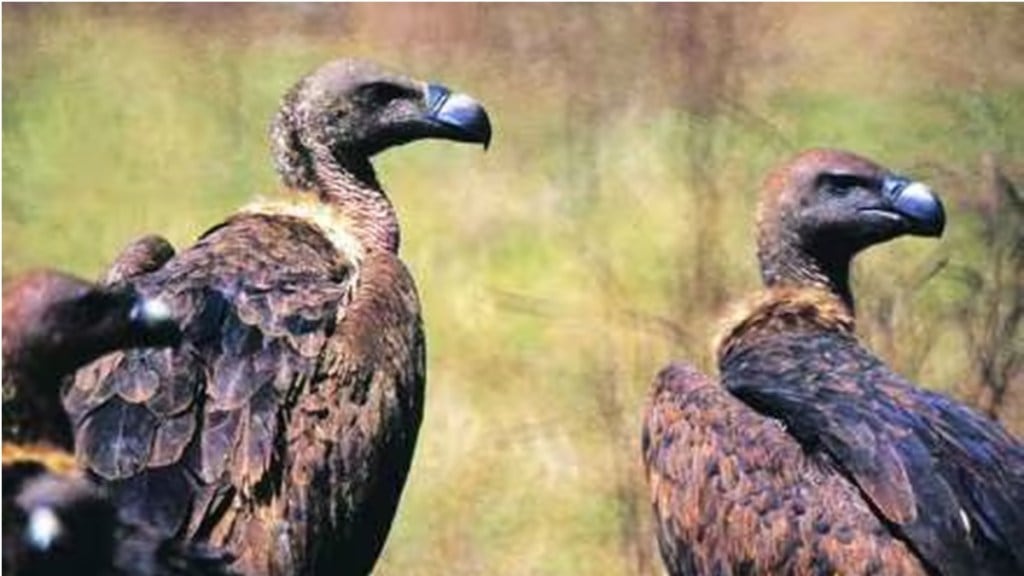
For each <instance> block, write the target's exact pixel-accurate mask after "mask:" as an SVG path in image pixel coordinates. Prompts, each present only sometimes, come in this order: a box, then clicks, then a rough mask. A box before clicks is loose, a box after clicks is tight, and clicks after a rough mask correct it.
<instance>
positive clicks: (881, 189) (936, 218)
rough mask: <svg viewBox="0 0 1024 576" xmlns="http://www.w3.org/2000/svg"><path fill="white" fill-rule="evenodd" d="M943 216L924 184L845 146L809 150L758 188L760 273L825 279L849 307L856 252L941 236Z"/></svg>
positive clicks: (800, 280) (774, 280)
mask: <svg viewBox="0 0 1024 576" xmlns="http://www.w3.org/2000/svg"><path fill="white" fill-rule="evenodd" d="M945 220H946V218H945V213H944V211H943V208H942V202H941V201H940V200H939V198H938V196H936V195H935V194H934V193H933V192H932V191H931V189H930V188H929V187H928V186H926V185H925V184H922V183H920V182H915V181H912V180H909V179H907V178H905V177H903V176H900V175H898V174H895V173H893V172H891V171H889V170H888V169H886V168H884V167H882V166H879V165H878V164H875V163H874V162H872V161H870V160H868V159H866V158H863V157H861V156H858V155H856V154H853V153H850V152H845V151H841V150H827V149H815V150H809V151H807V152H803V153H801V154H799V155H798V156H797V157H796V158H794V159H792V160H791V161H789V162H788V163H786V164H784V165H782V166H781V167H779V168H777V169H776V170H775V171H773V172H772V173H771V174H770V175H769V176H768V178H767V179H766V181H765V183H764V186H763V188H762V193H761V201H760V205H759V208H758V259H759V260H760V264H761V275H762V278H763V279H764V283H765V285H767V286H775V285H803V284H816V285H821V286H824V287H826V288H828V289H830V290H831V291H833V292H835V293H837V294H838V295H839V296H840V297H842V298H843V300H844V301H845V302H846V303H847V305H848V306H849V307H850V309H851V310H852V309H853V298H852V295H851V293H850V288H849V266H850V261H851V260H852V258H853V257H854V256H855V255H856V254H857V253H858V252H860V251H861V250H863V249H865V248H867V247H869V246H871V245H874V244H879V243H881V242H885V241H887V240H891V239H893V238H896V237H898V236H902V235H904V234H910V235H916V236H940V235H941V234H942V230H943V227H944V226H945Z"/></svg>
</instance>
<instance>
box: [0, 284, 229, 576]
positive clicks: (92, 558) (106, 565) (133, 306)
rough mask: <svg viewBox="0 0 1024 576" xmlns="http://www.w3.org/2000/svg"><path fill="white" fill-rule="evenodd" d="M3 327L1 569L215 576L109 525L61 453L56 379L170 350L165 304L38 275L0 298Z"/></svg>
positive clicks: (213, 565) (64, 448) (191, 558)
mask: <svg viewBox="0 0 1024 576" xmlns="http://www.w3.org/2000/svg"><path fill="white" fill-rule="evenodd" d="M3 322H4V330H3V367H4V373H3V379H4V391H5V393H4V396H5V398H4V405H3V408H4V444H3V479H4V482H3V570H4V573H6V574H18V575H21V576H27V575H36V574H38V575H43V574H82V575H86V576H91V575H100V574H103V575H108V574H125V575H127V574H139V575H143V576H156V575H169V574H222V573H224V572H223V564H224V563H223V562H222V561H221V560H219V559H218V558H217V557H215V556H212V555H208V554H207V553H206V552H205V551H203V550H199V549H190V548H180V547H178V546H177V545H175V544H174V543H172V542H169V541H167V540H166V539H165V538H162V537H161V536H159V535H158V534H156V533H154V532H152V531H150V530H149V529H148V527H147V526H145V525H141V524H134V523H125V522H122V521H120V519H119V518H118V516H117V512H116V510H115V508H114V507H113V505H112V504H111V502H110V501H109V500H108V499H107V498H106V496H105V494H104V493H103V492H102V491H101V490H100V489H98V488H97V487H96V486H95V485H94V484H93V483H91V482H89V481H88V480H87V479H85V478H83V477H82V475H81V474H80V473H79V471H78V469H77V467H76V466H75V462H74V458H73V457H72V455H71V453H70V452H69V451H68V450H69V449H70V444H69V443H68V441H69V438H70V436H69V434H68V422H67V417H66V415H65V414H64V411H63V409H62V408H61V400H60V389H59V385H60V381H61V377H62V376H64V375H66V374H69V373H71V372H72V371H73V370H75V369H76V368H78V367H80V366H82V365H83V364H85V363H86V362H89V361H91V360H93V359H95V358H97V357H98V356H100V355H101V354H105V353H107V352H109V351H111V350H114V349H120V348H128V347H134V346H168V345H172V344H175V343H176V342H177V341H178V340H179V339H180V337H181V334H180V332H179V331H178V329H177V325H176V324H175V323H174V321H173V320H171V318H170V315H169V310H168V309H167V307H166V306H164V305H163V304H162V303H160V302H158V301H153V300H148V299H143V298H140V297H138V296H137V295H136V294H135V293H134V291H132V290H130V289H128V290H126V289H102V288H98V287H96V286H94V285H91V284H88V283H86V282H83V281H81V280H78V279H76V278H73V277H70V276H67V275H64V274H60V273H57V272H49V271H41V272H34V273H32V274H29V275H26V276H23V277H21V278H18V279H17V280H15V281H14V282H13V283H12V285H11V286H9V287H8V289H7V290H6V291H5V292H4V299H3Z"/></svg>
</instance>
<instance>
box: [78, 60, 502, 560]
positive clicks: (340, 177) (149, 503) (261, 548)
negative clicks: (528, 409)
mask: <svg viewBox="0 0 1024 576" xmlns="http://www.w3.org/2000/svg"><path fill="white" fill-rule="evenodd" d="M490 136H491V127H490V121H489V119H488V116H487V114H486V112H485V110H484V108H483V107H482V106H481V105H480V104H479V103H478V102H476V101H475V100H473V99H472V98H470V97H469V96H467V95H464V94H460V93H455V92H452V91H450V90H449V89H447V88H445V87H444V86H441V85H438V84H433V83H427V82H422V81H418V80H413V79H410V78H407V77H405V76H403V75H400V74H397V73H394V72H391V71H388V70H386V69H384V68H382V67H380V66H378V65H376V64H373V63H370V62H366V61H357V60H347V59H344V60H338V61H333V62H330V63H328V64H326V65H324V66H322V67H320V68H319V69H317V70H315V71H314V72H312V73H311V74H309V75H307V76H305V77H304V78H302V79H301V80H300V81H299V82H298V83H297V84H296V85H295V86H294V87H292V88H291V89H290V90H289V91H288V92H287V93H286V95H285V96H284V98H283V100H282V103H281V105H280V108H279V110H278V112H277V114H276V116H275V117H274V120H273V121H272V124H271V129H270V139H271V147H272V153H273V160H274V164H275V166H276V168H277V172H278V174H279V176H280V179H281V181H282V183H283V188H284V190H283V191H282V192H283V194H282V198H281V199H280V200H262V201H257V202H256V203H254V204H251V205H249V206H247V207H244V208H243V209H241V210H240V211H239V212H237V213H235V214H234V215H232V216H230V217H228V218H227V219H226V220H225V221H224V222H222V223H221V224H218V225H216V226H214V227H213V228H211V229H210V230H208V231H207V232H205V233H204V234H203V235H202V236H201V237H200V238H199V239H198V240H197V242H196V243H195V244H193V245H192V246H191V247H188V248H187V249H184V250H181V251H180V252H178V253H175V251H174V249H173V248H171V247H170V246H169V245H168V244H167V242H166V241H163V240H161V239H159V238H158V237H148V238H147V239H143V240H141V241H139V242H136V243H135V244H133V245H132V246H130V247H129V248H128V249H127V250H126V251H125V252H124V253H123V254H122V255H121V256H120V257H119V258H118V260H117V262H115V264H114V266H113V268H112V270H111V273H110V274H109V275H108V278H107V280H108V281H110V282H112V283H113V284H115V285H119V284H127V285H130V286H132V287H133V288H134V289H135V290H137V291H138V292H139V293H141V294H144V295H146V296H149V297H159V298H160V299H161V300H163V301H166V302H167V303H168V305H169V306H170V308H171V310H172V314H173V316H174V317H175V318H176V319H177V320H178V321H179V322H180V324H181V326H182V330H183V341H182V344H181V345H180V346H179V347H177V348H175V349H167V350H133V351H122V352H116V353H114V354H111V355H108V356H106V357H104V358H102V359H100V360H99V361H97V362H96V363H94V364H92V365H90V366H87V367H86V368H83V369H82V370H81V371H79V373H78V375H77V377H76V379H75V381H74V383H73V385H72V386H71V387H70V389H69V390H68V391H67V393H66V394H65V396H64V405H65V408H66V409H67V411H68V413H69V414H70V415H71V417H72V421H73V422H74V434H75V446H76V454H77V458H78V460H79V461H80V462H81V463H82V465H83V466H84V467H86V468H87V469H88V470H89V473H90V474H91V475H92V476H93V477H95V478H97V479H98V480H99V481H101V482H102V483H103V484H104V486H105V487H106V488H107V489H108V490H110V491H111V492H112V493H113V495H114V497H115V498H116V500H117V502H118V505H119V507H121V509H122V510H127V511H129V512H128V513H129V515H133V516H138V517H142V518H146V519H147V520H148V521H150V522H152V523H154V524H155V525H157V526H158V527H159V529H160V530H162V531H163V532H164V533H165V534H168V535H170V536H173V537H174V538H178V539H181V540H183V541H185V542H194V543H201V544H203V545H206V546H209V547H210V548H212V549H215V550H218V551H223V552H225V553H227V554H229V555H230V556H231V557H232V558H233V559H234V560H233V563H232V568H233V569H235V570H237V571H238V572H240V573H243V574H288V575H291V574H296V575H305V574H367V573H369V572H370V571H371V569H372V567H373V565H374V563H375V562H376V559H377V557H378V555H379V554H380V551H381V548H382V546H383V544H384V541H385V538H386V536H387V533H388V531H389V529H390V526H391V522H392V518H393V517H394V515H395V512H396V509H397V506H398V502H399V498H400V496H401V492H402V488H403V485H404V484H405V481H406V476H407V474H408V471H409V468H410V465H411V461H412V456H413V449H414V447H415V444H416V437H417V433H418V430H419V427H420V422H421V419H422V416H423V401H424V379H425V348H424V335H423V326H422V320H421V315H420V304H419V299H418V296H417V293H416V288H415V285H414V283H413V279H412V277H411V276H410V274H409V272H408V270H407V269H406V267H405V265H404V264H403V262H402V260H401V259H400V258H399V256H398V249H399V225H398V218H397V215H396V213H395V209H394V208H393V207H392V204H391V202H390V201H389V199H388V196H387V195H386V194H385V192H384V190H383V188H382V187H381V185H380V183H379V182H378V180H377V177H376V175H375V172H374V168H373V166H372V164H371V158H372V157H373V156H374V155H375V154H377V153H378V152H381V151H383V150H385V149H387V148H389V147H392V146H397V145H400V144H405V143H408V142H411V141H414V140H418V139H424V138H438V139H446V140H453V141H458V142H468V143H478V144H482V145H483V146H484V147H486V146H487V145H488V143H489V141H490Z"/></svg>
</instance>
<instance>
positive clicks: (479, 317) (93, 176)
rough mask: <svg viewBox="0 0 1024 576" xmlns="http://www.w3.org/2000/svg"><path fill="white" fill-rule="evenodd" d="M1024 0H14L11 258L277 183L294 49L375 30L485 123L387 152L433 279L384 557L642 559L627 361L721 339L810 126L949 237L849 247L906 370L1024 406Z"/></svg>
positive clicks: (859, 286) (181, 227) (76, 254)
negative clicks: (487, 139) (986, 0)
mask: <svg viewBox="0 0 1024 576" xmlns="http://www.w3.org/2000/svg"><path fill="white" fill-rule="evenodd" d="M1021 30H1024V8H1022V7H1021V6H1019V5H956V6H949V5H884V6H880V5H873V6H870V7H869V6H858V5H844V6H838V5H832V6H814V5H758V6H726V5H600V6H596V5H592V6H580V5H430V4H418V5H326V4H317V5H198V4H193V5H130V4H129V5H124V4H120V5H91V6H88V5H86V6H83V5H46V6H44V5H12V4H4V6H3V151H4V154H3V248H4V254H3V277H4V279H7V278H10V277H11V276H12V275H14V274H17V273H19V272H21V271H23V270H25V269H27V268H30V267H33V266H56V267H60V268H64V269H68V270H70V271H73V272H77V273H79V274H82V275H85V276H88V277H96V276H98V275H99V274H100V271H101V270H102V269H103V267H104V266H105V264H106V263H107V262H109V261H110V259H111V258H112V257H113V256H114V255H115V254H116V252H117V250H118V248H119V247H120V246H122V245H123V244H124V243H125V242H127V241H128V240H129V239H131V238H133V237H134V236H136V235H139V234H141V233H143V232H159V233H162V234H164V235H166V236H167V237H169V238H170V239H171V240H172V241H173V242H174V243H175V244H176V245H178V246H185V245H187V244H188V243H189V242H190V241H191V239H193V238H195V236H196V235H197V234H199V233H201V232H202V231H203V230H205V229H206V228H207V227H208V226H210V225H212V224H214V223H217V222H218V221H219V220H220V219H221V218H223V217H224V216H225V215H226V214H229V213H231V212H232V211H233V210H234V209H235V208H236V207H238V206H240V205H242V204H243V203H245V202H247V201H249V200H251V199H253V198H255V197H256V196H258V195H260V194H267V193H272V192H273V191H274V190H275V189H276V182H275V177H274V174H273V171H272V169H271V165H270V161H269V156H268V153H267V138H266V128H267V124H268V121H269V119H270V117H271V114H272V113H273V111H274V109H275V107H276V105H277V101H278V98H279V97H280V95H281V94H282V93H283V92H284V90H285V89H286V88H287V87H289V86H290V85H291V84H292V83H293V82H294V81H295V80H296V79H298V78H299V76H301V75H302V74H304V73H305V72H307V71H309V70H311V69H312V68H315V67H316V66H318V65H319V64H321V63H322V62H325V61H327V60H329V59H332V58H336V57H339V56H361V57H368V58H371V59H374V60H378V61H380V62H383V63H386V64H388V65H390V66H392V67H395V68H397V69H400V70H402V71H406V72H408V73H409V74H410V75H413V76H416V77H419V78H423V79H434V80H439V81H443V82H444V83H445V84H447V85H449V86H451V87H453V88H457V89H460V90H464V91H466V92H468V93H470V94H472V95H474V96H476V97H477V98H478V99H480V100H481V101H482V102H484V103H485V104H486V105H487V107H488V110H489V111H490V114H491V117H492V120H493V122H494V125H495V138H494V142H493V145H492V148H491V150H490V151H489V152H487V153H486V154H483V153H481V152H480V151H479V149H475V148H472V147H467V146H457V145H454V144H451V143H447V142H425V143H417V144H415V145H411V146H407V147H405V148H402V149H399V150H394V151H390V152H388V153H386V154H383V155H382V156H381V157H379V158H378V160H377V163H376V164H377V168H378V174H379V175H380V177H381V181H382V183H383V184H384V186H385V187H386V188H387V189H388V190H389V192H390V195H391V197H392V199H393V200H394V202H395V203H396V205H397V207H398V209H399V213H400V216H401V219H402V225H403V240H404V245H403V258H404V259H405V261H406V262H407V263H408V265H409V266H410V267H411V269H412V271H413V273H414V274H415V276H416V278H417V281H418V284H419V288H420V293H421V296H422V298H423V301H424V307H425V315H426V318H425V319H426V324H427V330H428V339H429V352H430V357H429V379H428V399H427V414H426V421H425V423H424V427H423V431H422V433H421V441H420V445H419V448H418V452H417V454H416V460H415V465H414V469H413V472H412V475H411V478H410V482H409V485H408V488H407V490H406V493H405V497H404V499H403V503H402V506H401V508H400V512H399V516H398V519H397V520H396V524H395V527H394V530H393V531H392V535H391V538H390V540H389V543H388V546H387V548H386V551H385V556H384V558H383V559H382V561H381V563H380V564H379V567H378V570H377V572H378V573H379V574H455V575H458V574H508V575H513V574H515V575H522V574H536V575H563V574H564V575H570V574H657V573H659V571H660V563H659V562H658V560H657V558H656V553H655V549H654V543H653V536H652V525H651V518H650V515H649V513H648V504H647V501H646V497H645V496H644V491H645V487H644V482H643V475H642V471H641V466H640V452H639V427H640V418H641V412H642V405H643V401H644V398H645V394H646V391H647V387H648V383H649V382H650V380H651V378H652V376H653V375H654V373H655V372H656V371H657V370H658V369H659V368H660V367H661V366H663V365H664V364H665V363H666V362H668V361H669V360H670V359H672V358H685V359H691V360H693V361H696V362H698V363H699V364H700V365H701V366H703V367H705V368H707V369H709V370H713V365H712V364H711V362H710V344H709V342H710V338H711V337H712V335H713V334H714V333H715V332H716V329H717V318H718V316H719V315H720V314H722V313H723V311H725V310H726V308H727V306H728V303H729V302H730V301H733V300H735V299H737V298H739V297H741V296H742V295H744V294H745V293H748V292H750V291H752V290H754V289H756V288H757V286H758V284H759V280H758V276H757V273H756V266H755V260H754V246H753V241H754V237H753V225H754V223H753V214H754V206H755V201H756V193H757V188H758V185H759V182H760V180H761V178H762V176H763V174H764V173H765V172H766V171H767V170H768V169H769V168H770V167H772V166H773V165H774V164H776V163H777V162H779V161H781V160H784V159H786V158H787V157H788V156H790V155H791V154H793V153H795V152H796V151H798V150H800V149H802V148H805V147H809V146H822V145H824V146H836V147H843V148H849V149H852V150H856V151H859V152H861V153H863V154H865V155H868V156H870V157H873V158H875V159H877V160H879V161H880V162H882V163H884V164H886V165H888V166H890V167H893V168H895V169H898V170H900V171H902V172H905V173H907V174H910V175H913V176H915V177H917V178H920V179H923V180H925V181H927V182H929V183H931V184H932V185H933V186H934V187H935V189H936V190H937V191H939V193H940V194H941V195H942V196H943V198H944V199H945V202H946V206H947V211H948V217H949V218H948V219H949V225H948V228H947V230H948V231H947V234H946V235H945V237H944V238H942V239H941V240H940V241H937V242H936V241H934V240H924V239H903V240H900V241H898V242H894V243H892V244H889V245H886V246H884V247H880V248H876V249H874V250H873V251H871V252H869V253H868V254H866V255H864V256H862V257H861V258H860V259H859V261H858V262H857V266H856V270H855V291H856V294H857V295H858V296H859V300H858V306H859V310H858V315H859V322H860V326H859V329H860V331H861V333H862V334H863V335H864V337H865V338H866V339H867V340H868V341H869V342H870V344H871V345H872V347H874V348H875V349H876V350H877V351H878V352H879V353H880V354H881V355H882V356H883V357H885V358H886V359H887V360H888V361H889V362H890V363H892V364H893V365H894V366H896V367H897V368H898V369H899V370H900V371H901V372H903V373H905V374H907V375H908V376H910V377H912V378H915V379H917V380H918V381H920V382H922V383H927V385H928V386H930V387H932V388H935V389H940V390H944V391H946V392H948V393H950V394H953V395H956V396H958V397H960V398H962V399H964V400H966V401H968V402H971V403H973V404H975V405H977V406H979V407H980V408H982V409H984V410H987V411H989V412H990V413H993V414H995V415H997V416H998V417H1000V418H1001V419H1002V420H1003V421H1004V422H1005V423H1006V424H1007V425H1008V426H1009V427H1010V428H1011V429H1012V430H1014V431H1015V432H1016V433H1017V434H1020V433H1021V432H1024V377H1022V363H1024V360H1022V355H1024V342H1022V337H1021V330H1020V323H1021V317H1022V316H1024V309H1022V308H1024V272H1022V268H1024V264H1022V263H1024V217H1022V212H1024V201H1022V198H1021V195H1020V193H1019V192H1018V191H1017V190H1016V189H1015V188H1013V185H1012V183H1013V182H1016V183H1018V185H1019V184H1021V183H1024V156H1022V152H1024V35H1022V34H1021V33H1020V32H1021Z"/></svg>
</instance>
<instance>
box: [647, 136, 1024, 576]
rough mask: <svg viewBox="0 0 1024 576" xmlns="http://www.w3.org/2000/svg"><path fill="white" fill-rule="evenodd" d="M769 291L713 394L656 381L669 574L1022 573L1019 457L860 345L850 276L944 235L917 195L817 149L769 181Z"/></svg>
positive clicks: (679, 379)
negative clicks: (885, 255)
mask: <svg viewBox="0 0 1024 576" xmlns="http://www.w3.org/2000/svg"><path fill="white" fill-rule="evenodd" d="M758 220H759V235H758V255H759V258H760V262H761V268H762V275H763V277H764V281H765V284H766V285H767V286H768V289H767V290H766V291H765V292H763V293H761V294H758V295H757V296H756V297H755V298H754V300H753V302H752V303H751V304H749V305H748V306H747V307H746V309H745V310H744V312H743V313H741V314H739V315H738V317H737V319H736V320H734V321H733V322H731V323H730V324H729V328H728V330H727V331H726V333H725V335H724V337H723V338H722V341H721V342H720V344H719V346H718V358H719V370H720V373H721V383H718V382H714V381H712V380H711V379H710V378H708V377H705V376H703V375H701V374H699V373H697V372H696V371H695V370H694V369H693V368H691V367H688V366H685V365H674V366H673V367H670V368H669V369H667V370H666V371H664V372H663V373H662V374H661V375H660V376H659V378H658V380H657V381H656V383H655V389H654V393H653V395H652V399H651V402H650V404H649V406H648V409H647V415H646V421H645V426H644V457H645V462H646V466H647V472H648V479H649V481H650V483H651V488H652V501H653V504H654V509H655V514H656V517H657V520H658V527H659V542H660V544H661V549H662V556H663V559H664V560H665V563H666V566H667V567H668V569H669V572H670V573H671V574H673V575H676V574H704V573H722V574H734V573H784V574H832V573H842V574H946V575H951V574H957V575H959V574H1009V573H1019V572H1021V571H1022V570H1024V568H1022V566H1024V565H1022V563H1021V559H1020V550H1019V547H1017V546H1016V544H1015V543H1017V542H1020V541H1022V538H1024V522H1022V520H1024V513H1022V507H1024V450H1022V448H1021V445H1020V444H1019V443H1018V442H1016V441H1015V440H1014V439H1013V438H1011V437H1010V436H1009V435H1008V434H1006V433H1005V432H1004V431H1003V430H1002V429H1001V428H1000V427H999V426H998V425H997V424H995V423H992V422H989V421H988V420H986V419H985V418H983V417H982V416H980V415H978V414H976V413H974V412H973V411H971V410H969V409H967V408H965V407H963V406H960V405H959V404H957V403H956V402H954V401H952V400H950V399H948V398H945V397H943V396H941V395H937V394H933V393H929V392H925V391H922V390H920V389H918V388H916V387H914V386H913V385H912V384H911V383H909V382H907V381H906V380H904V379H902V378H900V377H899V376H897V375H896V374H894V373H892V372H891V371H890V370H889V369H888V368H887V367H886V366H885V365H884V364H883V363H882V362H881V361H880V360H878V359H877V358H876V357H874V356H873V355H872V354H871V353H870V352H869V351H868V350H867V349H865V348H864V347H863V346H862V345H861V344H860V343H859V342H858V340H857V338H856V335H855V334H854V318H853V297H852V294H851V293H850V290H849V282H848V266H849V263H850V259H851V258H852V257H853V256H854V255H855V254H856V253H857V252H858V251H860V250H862V249H864V248H866V247H868V246H870V245H872V244H876V243H879V242H884V241H885V240H888V239H891V238H894V237H896V236H899V235H901V234H908V233H909V234H924V235H937V234H938V233H940V232H941V229H942V224H943V214H942V209H941V204H940V203H939V202H938V200H937V199H936V198H935V197H934V196H933V195H932V194H931V193H930V191H928V190H927V189H926V188H925V187H923V185H920V184H916V183H911V182H909V181H907V180H905V179H901V178H899V177H896V176H893V175H892V174H891V173H889V172H888V171H887V170H885V169H884V168H881V167H879V166H877V165H876V164H874V163H872V162H870V161H868V160H866V159H864V158H861V157H858V156H855V155H852V154H849V153H845V152H840V151H833V150H813V151H810V152H807V153H804V154H802V155H800V156H798V157H797V158H796V159H794V160H793V161H792V162H791V163H789V164H787V165H785V166H783V167H781V168H780V169H778V170H776V171H775V172H774V173H773V174H772V175H770V176H769V178H768V179H767V180H766V183H765V187H764V190H763V192H762V199H761V207H760V210H759V218H758Z"/></svg>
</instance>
